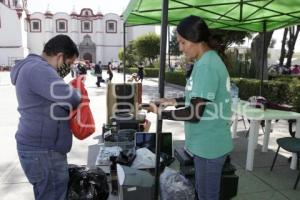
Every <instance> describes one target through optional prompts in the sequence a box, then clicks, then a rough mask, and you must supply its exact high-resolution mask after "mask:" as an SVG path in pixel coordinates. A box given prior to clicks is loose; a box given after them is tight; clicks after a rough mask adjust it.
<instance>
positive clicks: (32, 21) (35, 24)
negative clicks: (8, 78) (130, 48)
mask: <svg viewBox="0 0 300 200" xmlns="http://www.w3.org/2000/svg"><path fill="white" fill-rule="evenodd" d="M149 32H155V26H136V27H127V28H126V42H127V43H128V42H129V41H131V40H133V39H136V38H137V37H139V36H141V35H144V34H147V33H149ZM58 34H65V35H68V36H70V37H71V38H72V40H73V41H74V42H75V43H76V44H77V46H78V49H79V53H80V59H83V60H89V61H90V62H93V63H96V62H98V61H101V62H102V63H103V64H107V63H108V62H110V61H118V60H119V59H118V52H119V50H120V48H122V47H123V19H122V16H120V15H117V14H114V13H107V14H102V13H101V12H100V11H97V13H94V12H93V10H92V9H90V8H83V9H81V11H80V12H79V13H77V12H76V11H75V8H74V9H73V11H72V12H71V13H69V14H68V13H65V12H57V13H52V12H51V11H50V10H49V9H47V10H46V11H45V12H42V11H41V12H34V13H32V14H31V13H30V11H29V10H28V9H27V0H0V65H8V66H11V65H13V64H14V62H15V60H18V59H22V58H24V57H26V56H27V55H28V53H36V54H41V53H42V50H43V46H44V44H45V43H46V42H47V41H48V40H49V39H50V38H52V37H54V36H55V35H58Z"/></svg>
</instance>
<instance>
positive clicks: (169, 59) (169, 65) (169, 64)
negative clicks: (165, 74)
mask: <svg viewBox="0 0 300 200" xmlns="http://www.w3.org/2000/svg"><path fill="white" fill-rule="evenodd" d="M170 35H171V33H170V25H168V67H169V70H170V69H171V55H170V41H171V39H170Z"/></svg>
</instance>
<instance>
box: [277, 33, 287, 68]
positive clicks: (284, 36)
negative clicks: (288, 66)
mask: <svg viewBox="0 0 300 200" xmlns="http://www.w3.org/2000/svg"><path fill="white" fill-rule="evenodd" d="M287 33H288V28H285V29H284V32H283V37H282V41H281V51H280V57H279V66H283V62H284V58H285V56H286V50H285V45H286V39H287V37H286V36H287Z"/></svg>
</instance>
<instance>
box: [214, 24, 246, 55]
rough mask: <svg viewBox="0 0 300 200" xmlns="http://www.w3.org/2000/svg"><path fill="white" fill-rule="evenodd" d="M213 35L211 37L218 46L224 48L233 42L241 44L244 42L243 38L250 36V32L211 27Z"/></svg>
mask: <svg viewBox="0 0 300 200" xmlns="http://www.w3.org/2000/svg"><path fill="white" fill-rule="evenodd" d="M210 32H211V34H212V35H213V38H215V39H217V40H218V41H217V42H218V43H219V46H221V48H223V49H224V50H226V49H227V48H228V47H229V46H230V45H232V44H233V43H235V44H238V45H240V44H243V43H244V42H245V38H251V36H252V35H251V33H249V32H246V31H232V30H220V29H213V30H211V31H210Z"/></svg>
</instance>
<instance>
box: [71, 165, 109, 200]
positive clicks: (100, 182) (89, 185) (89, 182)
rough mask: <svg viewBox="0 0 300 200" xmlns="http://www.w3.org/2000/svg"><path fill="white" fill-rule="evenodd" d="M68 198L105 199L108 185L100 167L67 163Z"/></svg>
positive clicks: (82, 199) (107, 194)
mask: <svg viewBox="0 0 300 200" xmlns="http://www.w3.org/2000/svg"><path fill="white" fill-rule="evenodd" d="M69 176H70V179H69V186H68V194H67V199H68V200H106V199H108V196H109V186H108V183H107V178H106V174H105V173H104V172H103V171H102V169H100V168H96V169H87V168H86V167H83V166H76V165H69Z"/></svg>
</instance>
